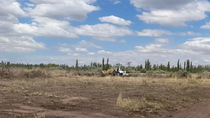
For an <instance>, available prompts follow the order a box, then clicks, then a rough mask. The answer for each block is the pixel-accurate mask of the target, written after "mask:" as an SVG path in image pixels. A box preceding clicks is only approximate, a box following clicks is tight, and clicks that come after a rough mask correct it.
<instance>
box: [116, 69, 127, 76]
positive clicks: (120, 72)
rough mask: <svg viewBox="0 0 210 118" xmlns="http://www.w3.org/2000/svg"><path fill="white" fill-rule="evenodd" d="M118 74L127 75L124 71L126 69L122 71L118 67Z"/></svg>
mask: <svg viewBox="0 0 210 118" xmlns="http://www.w3.org/2000/svg"><path fill="white" fill-rule="evenodd" d="M117 72H118V75H122V76H127V75H128V73H127V72H126V71H122V70H121V69H120V67H119V68H118V71H117Z"/></svg>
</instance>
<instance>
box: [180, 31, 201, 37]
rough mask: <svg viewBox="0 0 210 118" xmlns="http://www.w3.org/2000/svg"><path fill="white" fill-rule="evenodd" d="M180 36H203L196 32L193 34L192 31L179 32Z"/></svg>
mask: <svg viewBox="0 0 210 118" xmlns="http://www.w3.org/2000/svg"><path fill="white" fill-rule="evenodd" d="M178 34H179V35H181V36H200V35H201V33H195V32H192V31H188V32H179V33H178Z"/></svg>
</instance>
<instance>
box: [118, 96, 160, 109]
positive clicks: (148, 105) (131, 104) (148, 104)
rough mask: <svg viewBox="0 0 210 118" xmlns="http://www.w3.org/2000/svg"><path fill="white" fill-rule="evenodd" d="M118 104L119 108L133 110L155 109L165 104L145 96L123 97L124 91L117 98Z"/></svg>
mask: <svg viewBox="0 0 210 118" xmlns="http://www.w3.org/2000/svg"><path fill="white" fill-rule="evenodd" d="M116 106H117V107H119V108H123V109H127V110H129V111H132V112H136V111H151V112H152V111H153V110H157V109H161V108H163V107H164V106H163V104H161V103H160V102H157V101H149V100H147V99H146V98H145V97H142V98H141V99H138V100H134V99H130V98H123V96H122V93H120V94H119V96H118V98H117V103H116Z"/></svg>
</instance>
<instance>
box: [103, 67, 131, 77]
mask: <svg viewBox="0 0 210 118" xmlns="http://www.w3.org/2000/svg"><path fill="white" fill-rule="evenodd" d="M101 75H102V76H107V75H113V76H115V75H119V76H129V75H128V73H127V72H126V71H122V70H121V69H120V67H118V68H117V69H116V70H115V69H113V68H110V69H108V70H104V71H101Z"/></svg>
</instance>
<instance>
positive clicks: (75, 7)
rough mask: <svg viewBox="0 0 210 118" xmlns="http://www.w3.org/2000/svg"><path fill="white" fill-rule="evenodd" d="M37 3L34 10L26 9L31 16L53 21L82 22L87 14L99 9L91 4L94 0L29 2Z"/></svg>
mask: <svg viewBox="0 0 210 118" xmlns="http://www.w3.org/2000/svg"><path fill="white" fill-rule="evenodd" d="M31 2H33V3H37V4H36V6H35V7H34V8H28V9H27V10H28V12H29V13H30V15H31V16H41V17H49V18H53V19H68V20H75V21H83V20H85V19H86V18H87V14H89V13H91V12H93V11H97V10H99V9H100V8H99V7H98V6H94V5H93V4H92V3H94V2H96V0H59V1H55V0H31Z"/></svg>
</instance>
